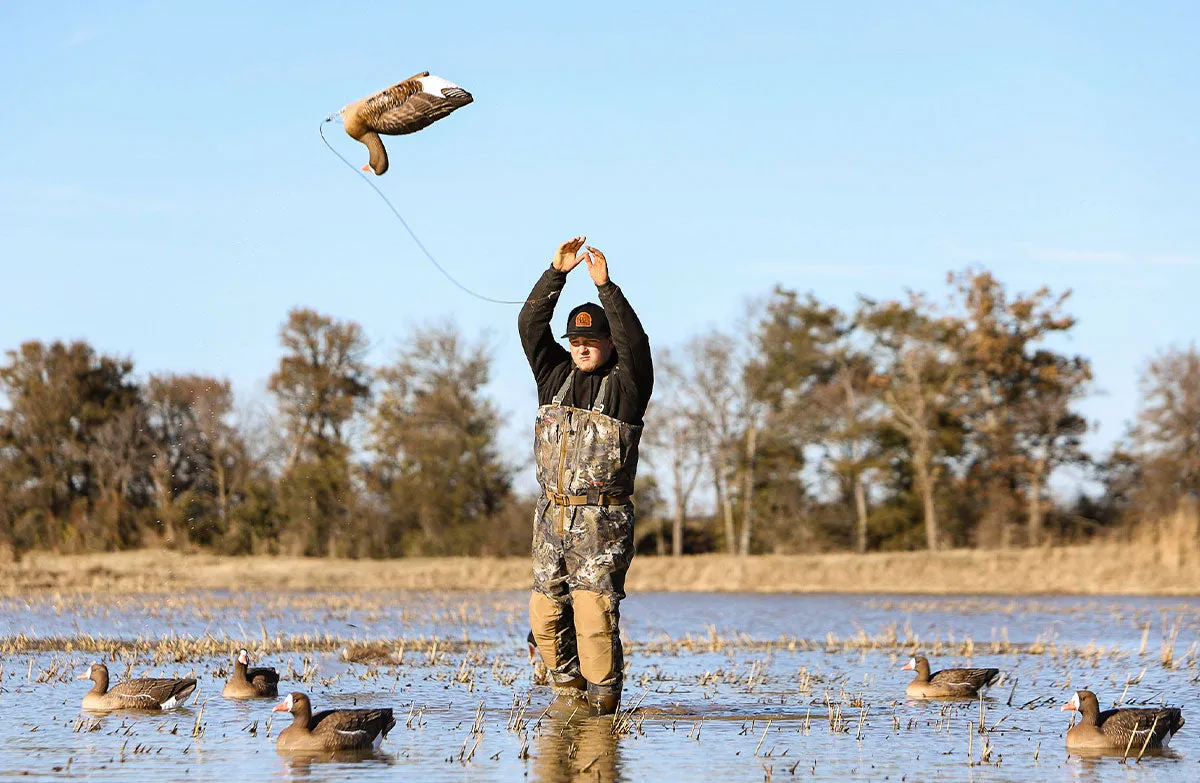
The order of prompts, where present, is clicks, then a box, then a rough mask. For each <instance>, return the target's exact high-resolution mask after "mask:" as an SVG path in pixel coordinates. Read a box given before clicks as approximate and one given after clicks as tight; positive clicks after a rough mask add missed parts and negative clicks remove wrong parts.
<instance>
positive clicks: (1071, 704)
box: [1067, 692, 1079, 710]
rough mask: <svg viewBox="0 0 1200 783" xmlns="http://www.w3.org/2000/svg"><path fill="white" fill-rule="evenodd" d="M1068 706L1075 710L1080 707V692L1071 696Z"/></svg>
mask: <svg viewBox="0 0 1200 783" xmlns="http://www.w3.org/2000/svg"><path fill="white" fill-rule="evenodd" d="M1067 706H1068V707H1070V708H1071V709H1073V710H1077V709H1079V693H1078V692H1076V693H1075V695H1074V696H1072V697H1071V700H1070V701H1069V702H1067Z"/></svg>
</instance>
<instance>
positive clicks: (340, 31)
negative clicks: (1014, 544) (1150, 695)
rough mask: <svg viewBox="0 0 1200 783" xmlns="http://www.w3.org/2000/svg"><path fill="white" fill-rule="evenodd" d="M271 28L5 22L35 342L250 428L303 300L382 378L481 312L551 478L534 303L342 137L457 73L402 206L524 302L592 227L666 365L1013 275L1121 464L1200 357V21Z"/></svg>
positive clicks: (223, 16)
mask: <svg viewBox="0 0 1200 783" xmlns="http://www.w3.org/2000/svg"><path fill="white" fill-rule="evenodd" d="M246 5H250V4H243V3H225V2H208V3H204V4H195V5H193V6H192V7H191V8H190V9H181V8H179V7H174V6H175V4H159V3H120V2H112V3H105V4H85V3H45V4H41V3H24V4H18V3H5V4H0V73H3V74H4V78H3V79H2V80H0V98H2V100H0V106H3V108H2V109H0V115H2V116H3V120H4V121H3V122H0V183H2V184H0V264H2V265H3V270H4V277H3V279H4V281H5V288H6V293H7V295H6V296H5V297H4V306H3V308H2V309H0V349H2V350H8V349H11V348H15V347H16V346H17V345H18V344H19V343H20V342H21V341H23V340H27V339H35V338H36V339H42V340H51V339H59V338H61V339H70V338H84V339H87V340H88V341H90V342H91V343H92V344H93V345H95V346H96V347H97V348H98V349H100V350H102V351H105V352H110V353H117V354H122V355H127V356H131V357H132V358H133V360H134V361H135V363H136V366H137V368H138V370H139V372H140V373H141V374H142V375H143V376H144V375H145V374H148V373H151V372H170V371H176V372H183V371H188V372H191V371H195V372H203V373H209V374H214V375H218V376H226V377H229V378H231V379H232V380H233V382H234V384H235V386H236V388H237V389H238V391H239V393H240V394H241V395H242V399H243V400H245V401H247V402H250V401H252V400H255V399H258V398H261V397H263V395H264V393H263V386H264V383H265V380H266V378H267V376H268V375H269V374H270V372H271V371H272V370H273V369H274V367H275V366H276V364H277V362H278V359H279V355H280V349H279V346H278V337H277V335H278V329H279V326H280V324H281V323H282V322H283V320H284V318H285V316H286V313H287V310H288V309H289V308H291V307H293V306H297V305H303V306H308V307H312V308H315V309H317V310H319V311H321V312H323V313H326V314H329V315H333V316H336V317H338V318H343V319H353V320H355V321H358V322H359V323H361V324H362V325H363V326H364V328H365V329H366V331H367V334H368V335H369V337H370V338H371V340H372V343H373V346H374V347H373V349H372V355H371V358H372V360H373V361H374V362H376V363H382V362H386V361H388V360H389V359H390V358H391V357H392V356H393V355H394V353H395V351H396V348H397V345H398V340H399V338H400V336H401V335H403V334H404V333H405V332H406V331H407V330H408V329H409V328H410V327H411V326H413V325H417V324H422V323H427V322H430V321H433V320H437V319H442V318H447V317H450V318H453V319H454V320H456V321H457V322H458V324H459V325H460V326H461V327H463V328H464V330H465V331H466V332H467V333H468V334H473V335H474V334H479V333H482V332H485V331H486V332H487V333H488V334H489V335H490V337H489V340H490V344H491V345H492V346H493V347H494V351H495V357H496V373H495V380H494V383H493V392H494V394H495V395H496V396H497V397H498V398H499V400H500V401H501V404H502V406H503V407H504V409H505V412H506V416H508V422H507V428H506V431H505V432H506V438H507V440H508V441H509V443H510V444H511V445H512V448H513V449H514V455H516V452H520V451H521V450H522V449H523V447H524V445H525V443H526V440H527V438H526V435H527V432H528V428H529V422H530V421H531V419H532V415H533V407H534V405H535V404H536V400H535V397H534V394H533V389H532V382H531V379H530V378H529V377H528V370H527V367H526V366H525V364H524V359H523V356H522V354H521V351H520V345H519V342H518V340H517V337H516V334H515V322H516V308H515V307H505V306H499V305H493V304H487V303H483V302H478V301H476V300H474V299H471V298H470V297H468V296H466V295H465V294H463V293H461V292H460V291H459V290H458V289H456V288H454V287H453V286H451V285H450V284H449V283H448V282H446V281H445V280H444V279H443V278H442V277H441V276H440V274H439V273H438V272H437V270H435V269H434V268H433V267H432V266H431V265H430V264H429V263H428V262H427V261H425V260H424V259H423V258H422V257H421V255H420V254H419V251H418V250H417V248H416V247H415V246H414V245H413V243H412V242H411V241H410V240H409V239H408V237H407V235H405V234H404V233H403V229H402V228H401V227H400V226H399V225H398V224H397V223H396V222H395V221H394V219H393V218H392V217H391V216H390V214H389V213H388V212H387V211H386V208H385V207H384V206H383V204H382V203H381V202H379V201H378V199H377V198H376V196H375V195H374V194H373V193H371V192H370V190H369V188H367V187H366V186H365V185H364V184H363V183H362V182H361V181H359V180H358V178H357V177H355V176H353V175H352V173H351V172H350V171H348V170H347V169H346V168H345V167H344V166H343V165H342V164H341V162H339V161H338V160H337V159H336V158H335V157H334V156H333V155H331V154H330V153H329V151H328V150H327V149H325V147H324V146H323V145H322V144H321V141H320V138H319V137H318V135H317V126H318V124H319V123H320V121H321V120H322V119H323V118H324V117H326V116H327V115H328V114H330V113H331V112H333V111H335V110H337V109H338V108H340V107H341V106H342V105H343V104H345V103H347V102H349V101H350V100H353V99H355V98H358V97H361V96H362V95H365V94H368V93H370V92H374V91H375V90H377V89H381V88H383V87H386V86H387V85H389V84H392V83H394V82H396V81H399V80H400V79H402V78H405V77H408V76H410V75H412V74H413V73H416V72H418V71H422V70H429V71H432V72H433V73H435V74H437V75H440V76H442V77H445V78H447V79H449V80H451V81H454V82H457V83H459V84H461V85H462V86H463V87H464V88H466V89H468V90H470V91H471V92H472V93H473V94H474V96H475V103H474V104H472V105H471V106H468V107H466V108H464V109H461V110H459V111H458V112H457V113H455V114H454V115H452V116H451V117H449V118H447V119H445V120H443V121H441V122H439V123H438V124H436V125H434V126H433V127H431V128H429V129H427V130H425V131H423V132H421V133H419V134H416V135H413V136H407V137H400V138H391V139H385V142H386V144H387V146H388V148H389V151H390V154H391V160H392V166H391V170H390V171H389V172H388V173H387V174H386V175H385V176H384V177H382V178H380V179H378V180H376V181H377V183H378V184H379V185H380V187H381V188H382V189H383V190H384V192H386V193H387V194H388V196H389V197H390V198H391V199H392V200H393V201H394V203H395V204H396V206H397V207H398V209H399V210H400V211H401V213H402V214H404V215H405V217H406V218H407V219H408V221H409V222H410V224H411V225H412V226H413V228H414V230H415V231H416V232H417V233H418V235H419V236H420V237H421V238H422V240H423V241H424V242H425V243H426V245H428V246H429V247H430V249H431V250H432V251H433V252H434V254H435V255H436V256H437V257H438V258H439V259H440V260H441V261H442V263H443V264H444V265H446V266H447V267H448V268H449V269H451V270H452V271H453V273H454V274H456V276H458V277H459V278H460V279H462V280H463V281H464V282H465V283H467V284H468V285H470V286H472V287H474V288H476V289H477V290H480V291H481V292H484V293H486V294H488V295H489V296H493V297H498V298H504V299H520V298H522V297H523V296H524V295H525V294H526V293H527V291H528V289H529V287H530V286H531V285H532V283H533V281H534V280H535V279H536V278H537V276H538V275H539V274H540V273H541V271H542V269H543V268H544V267H545V266H546V264H547V263H548V261H549V259H550V255H551V253H552V251H553V249H554V247H555V246H556V245H557V244H558V242H560V241H562V240H563V239H566V238H568V237H570V236H572V235H574V234H580V233H585V234H587V235H588V236H589V241H590V242H591V243H592V244H595V245H596V246H598V247H600V248H601V249H603V250H604V251H605V252H606V253H607V255H608V257H609V260H610V264H611V270H612V276H613V279H614V280H616V281H617V282H618V283H620V284H621V285H622V287H623V288H624V289H625V290H626V293H627V295H628V296H629V298H630V300H631V301H632V302H633V304H634V305H635V307H637V309H638V310H639V313H640V314H641V316H642V318H643V321H644V322H645V324H646V326H647V329H648V331H649V332H650V335H651V338H652V343H653V344H654V345H655V346H656V347H661V346H671V345H677V344H679V343H681V342H682V341H683V340H685V339H686V338H687V337H689V336H690V335H693V334H696V333H698V332H700V331H703V330H706V329H708V328H710V327H714V326H716V327H721V326H726V325H728V324H730V323H731V322H732V321H733V320H734V319H735V318H737V317H738V316H739V315H740V313H741V312H742V309H743V306H744V304H743V303H744V301H745V299H746V298H747V297H751V296H757V295H761V294H764V293H766V292H767V291H769V290H770V288H771V286H773V285H774V284H775V283H777V282H778V283H782V284H783V285H785V286H788V287H792V288H797V289H800V290H812V291H814V292H815V293H816V294H817V296H818V297H820V298H821V299H823V300H826V301H830V302H833V303H836V304H840V305H844V306H850V305H852V303H853V301H854V296H855V294H856V293H860V292H861V293H865V294H868V295H871V296H875V297H889V296H898V295H900V294H902V292H903V291H904V289H905V288H914V289H918V290H926V291H930V292H932V293H934V294H935V295H936V296H938V297H940V296H942V294H943V292H944V290H945V289H944V283H943V281H944V276H945V273H946V272H947V271H948V270H951V269H962V268H964V267H965V266H967V265H969V264H978V265H983V266H986V267H987V268H989V269H992V270H993V271H994V272H995V273H996V274H997V275H998V276H999V277H1000V279H1001V280H1002V281H1004V282H1005V283H1006V284H1007V285H1008V286H1009V287H1010V289H1011V290H1014V291H1021V290H1031V289H1034V288H1036V287H1038V286H1040V285H1043V284H1048V285H1050V286H1051V287H1053V288H1054V289H1056V290H1062V289H1065V288H1071V289H1073V290H1074V292H1075V293H1074V295H1073V296H1072V298H1071V300H1070V302H1069V309H1070V310H1071V312H1073V313H1074V314H1076V315H1077V316H1078V317H1079V319H1080V323H1079V326H1078V327H1077V328H1076V330H1075V333H1074V336H1073V337H1072V338H1071V339H1070V340H1069V342H1066V343H1064V344H1063V345H1061V346H1059V347H1061V348H1063V349H1065V350H1069V351H1072V352H1078V353H1082V354H1084V355H1086V356H1089V357H1091V359H1092V360H1093V361H1094V363H1095V369H1096V376H1097V382H1096V387H1097V394H1095V395H1093V397H1092V398H1090V399H1089V400H1088V401H1087V402H1086V404H1085V411H1086V413H1087V414H1088V416H1089V417H1091V418H1092V419H1094V420H1095V421H1096V422H1097V423H1098V426H1099V428H1098V430H1097V431H1096V433H1095V434H1094V435H1093V438H1092V443H1093V445H1094V446H1095V447H1096V448H1103V447H1104V446H1106V445H1107V444H1109V443H1110V442H1111V441H1112V440H1113V439H1114V438H1115V437H1117V436H1119V435H1120V433H1121V432H1122V430H1123V427H1124V422H1125V421H1126V420H1128V419H1129V418H1131V417H1132V415H1133V414H1134V412H1135V409H1136V404H1137V383H1136V381H1137V374H1138V372H1139V370H1140V369H1141V366H1142V364H1143V363H1144V361H1145V360H1146V359H1147V358H1148V357H1149V356H1150V355H1152V354H1153V353H1154V352H1155V351H1156V350H1157V349H1160V348H1162V347H1165V346H1168V345H1170V344H1172V343H1173V344H1176V345H1183V344H1186V343H1188V342H1189V341H1192V340H1194V339H1196V337H1197V333H1198V332H1200V315H1197V308H1196V306H1195V301H1194V300H1195V299H1196V296H1197V294H1196V292H1197V291H1200V221H1198V220H1197V217H1198V215H1197V183H1198V182H1200V159H1198V157H1197V155H1196V154H1195V150H1196V142H1195V138H1196V128H1197V127H1198V126H1200V109H1198V101H1200V98H1198V97H1197V96H1198V93H1197V91H1196V89H1195V86H1196V84H1197V83H1200V54H1197V51H1198V50H1197V48H1196V46H1195V41H1194V33H1195V31H1196V29H1197V22H1200V10H1198V9H1200V7H1197V6H1195V5H1194V4H1189V3H1183V2H1180V3H1142V4H1136V5H1135V4H1132V3H1116V2H1111V3H1106V2H1056V3H1042V2H1006V3H995V4H983V3H958V2H945V3H936V2H932V3H931V2H917V3H904V4H900V3H828V2H825V3H805V2H787V3H782V2H781V3H739V4H731V3H703V2H700V3H696V2H693V3H687V4H683V3H679V4H673V3H671V4H669V3H662V4H653V5H651V7H647V6H648V5H650V4H642V3H620V2H609V3H604V4H593V7H590V8H586V9H578V8H569V7H568V6H567V5H566V4H551V3H539V4H536V5H535V4H529V5H523V6H517V5H515V4H496V3H482V2H479V3H474V2H472V3H441V4H431V3H422V4H400V3H389V4H383V3H380V4H360V5H355V6H345V5H343V4H337V5H335V4H332V3H330V4H315V3H309V4H293V3H288V4H285V3H278V4H265V3H264V4H253V7H251V8H247V7H244V6H246ZM329 127H330V128H331V129H332V130H333V131H334V133H333V134H332V135H331V139H332V140H333V143H334V144H336V145H337V147H338V149H339V150H341V151H342V152H343V154H346V155H347V156H348V157H350V159H351V160H353V161H355V162H356V163H362V162H365V161H366V151H365V148H363V147H362V146H361V145H358V144H357V143H356V142H354V141H352V140H350V139H349V138H347V137H346V136H345V135H344V134H342V133H341V131H340V126H339V127H334V126H329ZM580 270H581V271H579V272H578V273H577V274H575V275H573V276H572V280H571V282H570V283H569V285H568V289H567V293H566V295H565V300H564V304H574V303H575V302H576V301H583V300H584V299H588V298H594V289H593V288H592V287H591V284H590V282H589V281H588V279H587V277H586V273H585V272H584V271H582V267H581V268H580ZM562 309H563V312H562V313H560V314H559V320H561V319H562V318H563V317H564V316H565V311H566V307H565V306H564V307H563V308H562Z"/></svg>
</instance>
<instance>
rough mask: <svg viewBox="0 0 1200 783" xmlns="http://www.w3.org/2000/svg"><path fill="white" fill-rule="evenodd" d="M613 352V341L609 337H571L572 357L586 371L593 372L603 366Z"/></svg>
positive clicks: (576, 364)
mask: <svg viewBox="0 0 1200 783" xmlns="http://www.w3.org/2000/svg"><path fill="white" fill-rule="evenodd" d="M612 352H613V342H612V340H610V339H608V338H595V337H572V338H571V359H572V360H573V361H574V362H575V366H576V367H578V368H579V369H581V370H583V371H584V372H593V371H594V370H597V369H599V368H600V367H602V366H603V365H604V363H605V362H607V361H608V357H610V356H612Z"/></svg>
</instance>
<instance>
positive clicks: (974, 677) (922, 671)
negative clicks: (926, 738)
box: [902, 655, 1000, 699]
mask: <svg viewBox="0 0 1200 783" xmlns="http://www.w3.org/2000/svg"><path fill="white" fill-rule="evenodd" d="M902 670H903V671H914V672H916V673H917V676H916V677H914V678H913V681H912V682H910V683H909V684H908V687H907V688H905V689H904V692H905V693H907V694H908V695H909V696H911V697H912V698H914V699H944V698H954V697H967V698H975V697H976V696H978V695H979V694H980V692H981V691H986V690H987V689H988V688H990V687H991V686H993V685H995V684H996V683H997V682H999V681H1000V670H999V669H942V670H941V671H938V672H933V673H932V674H931V673H930V671H929V659H928V658H926V657H924V656H923V655H917V656H914V657H912V658H909V659H908V663H906V664H904V666H903V667H902Z"/></svg>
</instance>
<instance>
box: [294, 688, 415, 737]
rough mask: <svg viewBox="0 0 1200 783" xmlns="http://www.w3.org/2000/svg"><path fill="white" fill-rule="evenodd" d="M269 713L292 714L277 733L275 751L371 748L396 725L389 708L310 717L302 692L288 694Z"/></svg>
mask: <svg viewBox="0 0 1200 783" xmlns="http://www.w3.org/2000/svg"><path fill="white" fill-rule="evenodd" d="M272 711H273V712H290V713H292V725H290V726H288V727H287V728H286V729H284V730H283V731H281V732H279V737H278V738H277V739H276V740H275V747H276V748H278V749H279V750H308V751H335V750H360V749H367V748H372V747H375V746H377V745H379V743H381V742H382V741H383V738H384V737H386V736H387V735H388V732H389V731H391V730H392V728H393V727H394V726H395V725H396V719H395V718H393V717H392V711H391V710H390V709H385V708H381V709H361V710H323V711H321V712H318V713H317V714H315V715H314V714H313V711H312V703H311V702H309V700H308V696H306V695H304V694H303V693H289V694H288V695H287V698H285V699H284V700H283V701H282V702H280V703H279V704H277V705H275V708H274V709H273V710H272Z"/></svg>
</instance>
